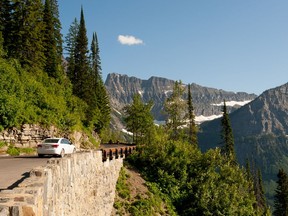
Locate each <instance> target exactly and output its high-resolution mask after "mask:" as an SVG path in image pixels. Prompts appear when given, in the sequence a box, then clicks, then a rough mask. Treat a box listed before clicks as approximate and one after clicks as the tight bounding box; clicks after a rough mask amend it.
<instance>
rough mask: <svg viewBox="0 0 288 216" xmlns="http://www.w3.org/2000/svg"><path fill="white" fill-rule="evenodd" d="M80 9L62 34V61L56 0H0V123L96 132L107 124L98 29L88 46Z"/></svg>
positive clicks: (108, 117) (108, 119)
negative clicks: (32, 124) (52, 126)
mask: <svg viewBox="0 0 288 216" xmlns="http://www.w3.org/2000/svg"><path fill="white" fill-rule="evenodd" d="M79 14H80V22H79V23H78V21H77V19H76V18H75V20H74V21H73V20H71V23H72V24H71V29H70V32H69V34H68V35H67V36H66V37H65V40H66V44H67V47H65V51H66V52H68V57H67V59H66V60H65V61H64V57H63V47H62V44H63V36H62V35H61V22H60V20H59V12H58V3H57V0H45V1H41V0H33V1H32V0H27V1H16V0H2V1H0V50H1V52H0V91H1V94H0V128H1V129H6V128H9V127H13V126H20V125H21V124H24V123H37V124H41V125H44V126H45V125H51V124H53V125H55V126H57V127H59V129H62V130H63V131H70V130H73V129H79V130H86V131H96V132H101V130H103V129H105V128H106V127H107V126H108V125H109V121H110V106H109V100H108V96H107V94H106V90H105V87H104V84H103V81H102V74H101V61H100V54H99V53H100V51H99V47H98V41H97V35H96V33H93V40H92V41H91V46H90V47H91V49H90V50H89V49H88V45H89V44H88V39H87V35H86V27H85V19H84V12H83V10H82V9H81V10H80V8H79ZM64 63H65V64H64ZM87 129H88V130H87Z"/></svg>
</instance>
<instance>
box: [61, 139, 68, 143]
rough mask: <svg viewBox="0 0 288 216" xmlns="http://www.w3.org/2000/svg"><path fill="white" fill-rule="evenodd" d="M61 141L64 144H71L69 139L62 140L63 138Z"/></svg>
mask: <svg viewBox="0 0 288 216" xmlns="http://www.w3.org/2000/svg"><path fill="white" fill-rule="evenodd" d="M61 143H62V144H69V142H68V140H67V139H62V140H61Z"/></svg>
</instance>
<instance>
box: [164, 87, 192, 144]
mask: <svg viewBox="0 0 288 216" xmlns="http://www.w3.org/2000/svg"><path fill="white" fill-rule="evenodd" d="M183 93H184V88H183V86H182V82H181V81H179V82H178V81H176V82H175V84H174V87H173V92H172V94H171V95H170V96H169V97H168V98H167V99H166V100H165V102H164V110H165V113H167V114H168V118H167V121H166V126H167V128H168V130H171V132H172V134H171V138H172V139H175V140H176V139H178V138H179V136H180V132H179V129H180V127H181V126H183V125H185V124H186V122H185V116H186V112H187V108H186V105H187V103H186V102H185V100H183Z"/></svg>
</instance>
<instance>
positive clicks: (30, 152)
mask: <svg viewBox="0 0 288 216" xmlns="http://www.w3.org/2000/svg"><path fill="white" fill-rule="evenodd" d="M19 151H20V153H24V154H25V155H29V154H33V153H35V152H36V150H35V149H34V148H19Z"/></svg>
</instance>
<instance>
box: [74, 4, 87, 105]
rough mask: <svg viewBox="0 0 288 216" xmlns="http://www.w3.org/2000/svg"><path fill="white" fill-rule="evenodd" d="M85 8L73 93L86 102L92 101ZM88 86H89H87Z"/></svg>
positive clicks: (77, 49) (79, 37)
mask: <svg viewBox="0 0 288 216" xmlns="http://www.w3.org/2000/svg"><path fill="white" fill-rule="evenodd" d="M86 32H87V31H86V26H85V19H84V13H83V8H82V7H81V14H80V24H79V31H78V34H77V38H76V44H75V53H74V59H75V67H74V72H73V80H71V81H72V84H73V92H74V94H75V95H77V96H78V97H79V98H81V99H83V100H84V101H86V102H88V104H89V101H90V98H89V92H90V89H89V88H90V86H89V60H88V56H87V55H88V52H89V51H88V38H87V33H86ZM87 84H88V85H87Z"/></svg>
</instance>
